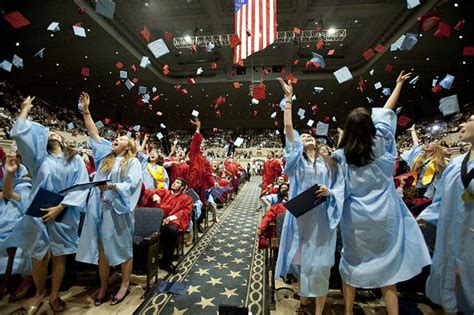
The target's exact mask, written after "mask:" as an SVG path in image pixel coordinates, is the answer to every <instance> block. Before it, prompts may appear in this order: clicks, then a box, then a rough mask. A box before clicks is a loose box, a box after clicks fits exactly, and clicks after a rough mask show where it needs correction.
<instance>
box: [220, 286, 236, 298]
mask: <svg viewBox="0 0 474 315" xmlns="http://www.w3.org/2000/svg"><path fill="white" fill-rule="evenodd" d="M224 290H225V292H222V293H221V294H222V295H225V296H227V298H228V299H229V298H230V297H231V296H234V295H235V296H238V294H237V293H235V291H236V290H237V289H232V290H229V289H227V288H224Z"/></svg>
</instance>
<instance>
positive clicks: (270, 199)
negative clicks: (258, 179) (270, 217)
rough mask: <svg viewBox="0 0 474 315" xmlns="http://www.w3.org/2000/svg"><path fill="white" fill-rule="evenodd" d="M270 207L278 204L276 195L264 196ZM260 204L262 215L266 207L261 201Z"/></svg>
mask: <svg viewBox="0 0 474 315" xmlns="http://www.w3.org/2000/svg"><path fill="white" fill-rule="evenodd" d="M263 197H264V198H265V199H266V200H267V201H268V202H269V203H270V204H271V205H272V206H273V205H274V204H276V203H277V202H278V194H269V195H265V196H263ZM260 202H261V203H262V211H263V213H265V212H267V210H268V209H267V205H266V204H265V203H264V202H263V201H260Z"/></svg>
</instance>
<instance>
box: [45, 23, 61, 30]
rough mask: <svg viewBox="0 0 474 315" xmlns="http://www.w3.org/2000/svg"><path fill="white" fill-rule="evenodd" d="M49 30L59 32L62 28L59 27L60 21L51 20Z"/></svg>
mask: <svg viewBox="0 0 474 315" xmlns="http://www.w3.org/2000/svg"><path fill="white" fill-rule="evenodd" d="M47 30H48V31H51V32H59V31H60V30H61V29H60V28H59V23H58V22H51V24H49V26H48V28H47Z"/></svg>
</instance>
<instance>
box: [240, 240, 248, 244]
mask: <svg viewBox="0 0 474 315" xmlns="http://www.w3.org/2000/svg"><path fill="white" fill-rule="evenodd" d="M240 244H248V242H247V241H244V240H242V241H240Z"/></svg>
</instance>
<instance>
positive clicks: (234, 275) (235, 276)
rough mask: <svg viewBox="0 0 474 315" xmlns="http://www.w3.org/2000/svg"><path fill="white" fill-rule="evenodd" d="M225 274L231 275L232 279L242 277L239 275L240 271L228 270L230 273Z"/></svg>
mask: <svg viewBox="0 0 474 315" xmlns="http://www.w3.org/2000/svg"><path fill="white" fill-rule="evenodd" d="M227 276H228V277H232V279H235V278H237V277H242V276H241V275H240V271H232V270H230V273H228V274H227Z"/></svg>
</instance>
